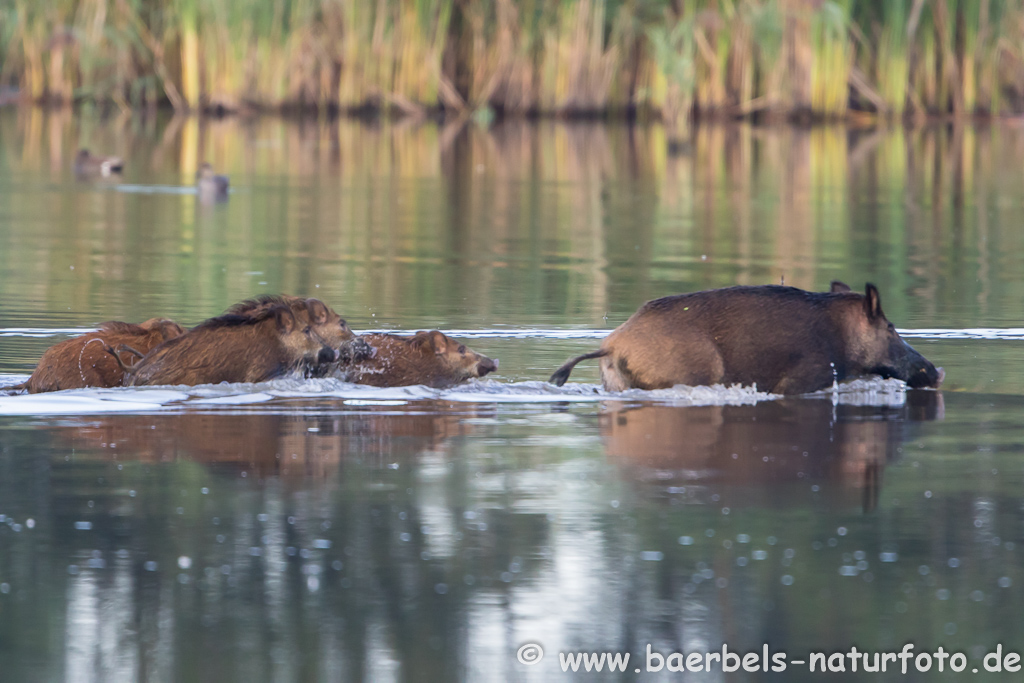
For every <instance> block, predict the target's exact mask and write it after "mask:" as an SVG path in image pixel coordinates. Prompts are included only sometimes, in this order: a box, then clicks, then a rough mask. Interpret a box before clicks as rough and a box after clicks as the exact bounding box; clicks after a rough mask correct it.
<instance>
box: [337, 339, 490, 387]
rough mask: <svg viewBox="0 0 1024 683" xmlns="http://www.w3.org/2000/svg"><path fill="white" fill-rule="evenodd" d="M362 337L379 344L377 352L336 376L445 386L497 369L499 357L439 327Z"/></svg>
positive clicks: (371, 382)
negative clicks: (493, 357) (479, 350)
mask: <svg viewBox="0 0 1024 683" xmlns="http://www.w3.org/2000/svg"><path fill="white" fill-rule="evenodd" d="M362 339H363V340H365V341H366V342H367V343H368V344H369V345H370V346H372V347H374V348H376V350H377V353H376V355H375V356H374V357H373V358H370V359H367V360H363V361H361V362H357V363H353V364H352V365H351V366H350V367H349V368H345V369H343V370H342V371H341V372H340V373H335V376H336V377H339V378H341V379H344V380H345V381H348V382H355V383H356V384H369V385H371V386H375V387H401V386H408V385H411V384H425V385H427V386H429V387H435V388H442V387H447V386H451V385H453V384H458V383H460V382H465V381H466V380H468V379H471V378H473V377H483V376H484V375H486V374H487V373H489V372H493V371H495V370H497V369H498V361H497V360H491V359H490V358H488V357H487V356H483V355H481V354H479V353H476V352H475V351H470V350H469V349H467V348H466V346H465V344H460V343H459V342H457V341H455V340H454V339H451V338H450V337H447V336H446V335H444V334H442V333H441V332H438V331H437V330H433V331H431V332H417V333H416V334H415V335H413V336H411V337H400V336H398V335H394V334H365V335H363V336H362Z"/></svg>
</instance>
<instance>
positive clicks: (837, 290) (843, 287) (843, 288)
mask: <svg viewBox="0 0 1024 683" xmlns="http://www.w3.org/2000/svg"><path fill="white" fill-rule="evenodd" d="M828 291H830V292H832V293H833V294H843V293H845V292H849V291H851V290H850V285H848V284H846V283H845V282H840V281H839V280H833V281H832V284H831V285H830V286H829V290H828Z"/></svg>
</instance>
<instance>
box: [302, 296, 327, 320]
mask: <svg viewBox="0 0 1024 683" xmlns="http://www.w3.org/2000/svg"><path fill="white" fill-rule="evenodd" d="M306 310H307V311H309V320H310V321H311V322H312V323H313V324H314V325H323V324H324V323H325V322H327V305H326V304H325V303H324V302H323V301H320V299H306Z"/></svg>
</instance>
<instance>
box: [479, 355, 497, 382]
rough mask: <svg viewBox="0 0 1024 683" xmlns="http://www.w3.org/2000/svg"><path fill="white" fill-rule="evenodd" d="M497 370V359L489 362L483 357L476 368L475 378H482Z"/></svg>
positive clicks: (488, 359)
mask: <svg viewBox="0 0 1024 683" xmlns="http://www.w3.org/2000/svg"><path fill="white" fill-rule="evenodd" d="M497 369H498V359H497V358H495V359H494V360H491V359H490V358H488V357H486V356H484V357H483V358H482V359H481V360H480V362H479V363H477V366H476V376H477V377H483V376H484V375H486V374H487V373H489V372H494V371H495V370H497Z"/></svg>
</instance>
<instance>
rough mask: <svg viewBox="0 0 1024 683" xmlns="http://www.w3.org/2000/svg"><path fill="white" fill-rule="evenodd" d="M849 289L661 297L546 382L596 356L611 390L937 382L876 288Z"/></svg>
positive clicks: (779, 390)
mask: <svg viewBox="0 0 1024 683" xmlns="http://www.w3.org/2000/svg"><path fill="white" fill-rule="evenodd" d="M848 290H849V288H848V287H846V286H845V285H843V284H842V283H840V282H836V283H833V285H832V291H830V292H807V291H804V290H802V289H796V288H795V287H783V286H779V285H764V286H757V287H727V288H725V289H716V290H710V291H705V292H694V293H692V294H680V295H677V296H667V297H664V298H662V299H655V300H654V301H649V302H647V303H646V304H644V305H643V306H641V307H640V310H638V311H637V312H636V313H634V314H633V315H632V316H631V317H630V318H629V320H627V321H626V322H624V323H623V324H622V325H620V326H619V327H617V328H616V329H615V330H613V331H612V333H611V334H610V335H608V336H607V337H606V338H605V340H604V342H602V344H601V348H600V350H598V351H595V352H593V353H588V354H584V355H582V356H579V357H577V358H573V359H572V360H570V361H568V362H567V363H566V364H565V365H563V366H562V367H560V368H559V369H558V370H556V371H555V373H554V374H553V375H552V376H551V380H550V381H551V382H552V383H553V384H556V385H558V386H561V385H562V384H564V383H565V381H566V380H567V379H568V378H569V374H570V373H571V372H572V369H573V367H575V365H576V364H577V363H579V362H580V361H581V360H585V359H588V358H600V359H601V380H602V383H603V384H604V387H605V389H607V390H608V391H622V390H624V389H630V388H637V389H663V388H668V387H671V386H674V385H676V384H685V385H689V386H699V385H711V384H725V385H732V384H741V385H746V386H749V385H756V386H757V388H758V389H760V390H761V391H768V392H772V393H776V394H804V393H808V392H812V391H817V390H819V389H824V388H826V387H828V386H831V385H832V383H833V382H834V381H842V380H844V379H846V378H852V377H857V376H860V375H880V376H882V377H885V378H889V377H895V378H897V379H901V380H903V381H904V382H906V383H907V384H908V385H909V386H910V387H912V388H920V387H937V386H939V384H941V382H942V379H943V377H944V373H943V372H942V370H941V369H937V368H936V367H935V366H934V365H932V364H931V363H930V362H929V361H928V360H927V359H925V358H924V357H923V356H922V355H921V354H919V353H918V352H917V351H915V350H914V349H913V348H912V347H911V346H910V345H909V344H907V343H906V342H905V341H903V339H901V338H900V336H899V334H897V333H896V328H895V327H893V325H892V323H890V322H889V321H888V320H887V319H886V317H885V314H884V313H882V303H881V298H880V296H879V294H878V289H877V288H876V287H875V286H874V285H872V284H868V285H867V287H866V290H865V293H864V295H861V294H857V293H855V292H851V291H848Z"/></svg>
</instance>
